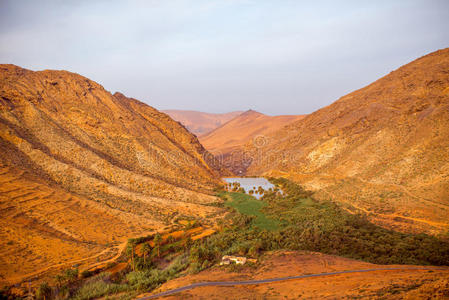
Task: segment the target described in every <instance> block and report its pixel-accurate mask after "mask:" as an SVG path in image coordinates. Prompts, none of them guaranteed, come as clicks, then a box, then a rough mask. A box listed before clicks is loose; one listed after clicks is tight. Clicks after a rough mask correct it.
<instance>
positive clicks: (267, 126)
mask: <svg viewBox="0 0 449 300" xmlns="http://www.w3.org/2000/svg"><path fill="white" fill-rule="evenodd" d="M303 117H304V116H302V115H291V116H290V115H285V116H267V115H264V114H262V113H259V112H257V111H254V110H248V111H246V112H244V113H242V114H240V115H239V116H237V117H235V118H234V119H232V120H230V121H229V122H227V123H225V124H223V125H222V126H220V127H218V128H217V129H215V130H213V131H212V132H210V133H208V134H205V135H202V136H200V137H199V139H200V141H201V143H202V144H203V145H204V147H205V148H206V149H207V150H209V151H210V152H212V153H213V154H215V155H216V156H217V157H221V158H222V159H223V161H224V162H225V165H226V166H227V167H228V168H230V169H231V170H233V171H234V172H235V173H236V174H240V173H241V172H242V170H244V169H241V168H240V161H241V160H242V159H244V157H242V152H241V150H242V149H243V146H244V145H245V144H247V143H253V144H255V145H256V146H261V145H265V142H266V138H265V136H266V135H268V134H270V133H272V132H274V131H276V130H278V129H280V128H282V127H283V126H285V125H287V124H289V123H292V122H294V121H297V120H300V119H302V118H303Z"/></svg>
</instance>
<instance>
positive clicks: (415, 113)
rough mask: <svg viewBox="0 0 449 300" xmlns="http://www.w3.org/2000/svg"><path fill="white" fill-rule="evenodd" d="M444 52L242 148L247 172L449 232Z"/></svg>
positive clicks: (448, 98) (448, 83)
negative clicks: (278, 178)
mask: <svg viewBox="0 0 449 300" xmlns="http://www.w3.org/2000/svg"><path fill="white" fill-rule="evenodd" d="M448 70H449V49H444V50H440V51H436V52H434V53H431V54H428V55H426V56H424V57H421V58H419V59H417V60H415V61H413V62H411V63H409V64H407V65H405V66H403V67H401V68H399V69H397V70H395V71H393V72H391V73H390V74H388V75H387V76H385V77H383V78H381V79H379V80H377V81H376V82H374V83H372V84H370V85H368V86H367V87H364V88H362V89H360V90H357V91H355V92H353V93H350V94H348V95H346V96H344V97H341V98H340V99H339V100H337V101H336V102H334V103H333V104H331V105H329V106H327V107H324V108H322V109H320V110H318V111H316V112H314V113H313V114H310V115H308V116H306V117H305V118H304V119H302V120H299V121H296V122H294V123H292V124H290V125H287V126H286V127H284V128H282V129H280V130H279V131H277V132H275V133H273V134H271V135H269V136H268V137H267V139H266V143H265V144H264V145H263V146H262V147H261V146H259V147H256V146H254V145H252V144H251V143H248V145H247V151H248V153H249V154H248V157H251V159H252V162H251V166H250V167H249V169H248V172H247V174H249V175H261V174H265V175H273V176H284V177H289V178H291V179H293V180H295V181H297V182H299V183H301V184H303V185H304V186H306V187H307V188H309V189H312V190H315V191H317V195H316V196H317V197H321V198H322V199H329V198H330V199H333V200H336V201H338V202H340V203H343V204H344V205H347V206H348V207H349V209H352V210H356V211H360V212H364V213H366V214H367V215H368V216H369V217H370V218H371V219H372V220H373V221H375V222H376V223H378V224H380V225H382V226H385V227H389V228H394V229H397V230H401V231H410V232H429V233H433V234H438V233H447V232H448V230H449V222H448V221H447V220H448V216H449V194H448V187H449V152H448V151H447V149H448V148H449V125H448V124H449V73H448Z"/></svg>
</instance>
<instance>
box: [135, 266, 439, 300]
mask: <svg viewBox="0 0 449 300" xmlns="http://www.w3.org/2000/svg"><path fill="white" fill-rule="evenodd" d="M408 270H447V269H445V268H437V267H434V268H410V267H405V268H400V267H397V268H381V269H365V270H351V271H338V272H330V273H319V274H308V275H298V276H289V277H277V278H269V279H260V280H245V281H205V282H198V283H193V284H190V285H186V286H182V287H179V288H177V289H173V290H168V291H165V292H162V293H158V294H154V295H150V296H146V297H142V298H138V299H137V300H148V299H155V298H159V297H163V296H169V295H173V294H177V293H180V292H183V291H188V290H192V289H194V288H197V287H203V286H237V285H256V284H263V283H271V282H279V281H285V280H293V279H302V278H310V277H323V276H331V275H339V274H348V273H366V272H376V271H408Z"/></svg>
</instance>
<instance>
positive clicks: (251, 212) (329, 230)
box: [192, 178, 449, 265]
mask: <svg viewBox="0 0 449 300" xmlns="http://www.w3.org/2000/svg"><path fill="white" fill-rule="evenodd" d="M270 181H271V182H272V183H274V184H275V185H276V188H275V189H274V191H268V192H266V193H265V195H264V196H263V197H262V201H263V202H261V204H259V206H257V205H256V204H255V203H253V200H252V199H253V198H252V197H250V196H248V195H240V196H238V195H237V194H236V193H231V194H228V193H220V194H219V196H221V197H222V198H223V199H224V200H225V201H226V203H229V206H231V207H234V208H235V211H234V213H233V214H230V215H229V216H228V219H229V223H230V224H231V225H228V226H226V228H225V229H224V230H223V231H222V232H220V233H217V234H216V235H214V236H211V237H209V238H207V239H206V240H204V241H201V242H200V243H201V244H200V245H195V246H194V247H199V248H200V250H199V251H197V252H199V253H200V254H201V255H197V256H195V257H192V259H193V260H196V264H197V265H202V264H203V263H205V262H206V264H210V263H211V262H213V261H217V260H218V259H219V258H220V256H221V255H223V254H239V255H249V256H257V255H258V254H259V253H260V252H261V251H266V250H276V249H289V250H310V251H318V252H323V253H327V254H335V255H340V256H345V257H349V258H354V259H361V260H365V261H368V262H372V263H379V264H422V265H429V264H431V265H448V264H449V243H448V242H445V241H442V240H439V239H437V238H436V237H432V236H428V235H425V234H419V235H412V234H404V233H398V232H394V231H391V230H387V229H384V228H381V227H379V226H376V225H374V224H372V223H370V222H369V221H368V220H367V219H366V218H364V217H363V216H360V215H352V214H350V213H348V212H346V211H344V210H343V209H341V208H340V207H339V206H337V205H336V204H335V203H333V202H330V201H320V202H319V201H316V200H315V199H313V197H312V194H311V193H310V192H307V191H305V190H304V189H303V188H301V187H300V186H298V185H297V184H295V183H293V182H291V181H289V180H287V179H283V178H280V179H274V178H271V179H270ZM279 188H281V189H282V190H283V195H281V194H280V193H277V192H276V191H277V190H278V189H279ZM229 197H232V200H230V199H229ZM245 201H248V203H244V202H245ZM263 203H265V205H264V204H263ZM258 212H260V214H259V213H258ZM261 215H262V216H263V217H261ZM260 218H262V220H263V218H266V219H268V220H270V219H273V220H276V221H277V222H278V224H279V226H278V228H277V229H273V228H270V229H271V230H268V229H267V228H263V227H262V228H261V227H260V226H258V224H260V222H261V221H260ZM262 224H263V222H262Z"/></svg>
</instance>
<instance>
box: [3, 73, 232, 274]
mask: <svg viewBox="0 0 449 300" xmlns="http://www.w3.org/2000/svg"><path fill="white" fill-rule="evenodd" d="M222 171H223V170H220V166H219V165H217V164H216V161H215V160H214V159H213V157H212V156H211V155H210V154H209V153H208V152H207V151H206V150H205V149H204V148H203V146H202V145H201V144H200V143H199V141H198V139H197V138H196V137H195V136H194V135H192V134H191V133H190V132H188V131H187V130H186V129H185V128H184V127H183V126H181V125H180V124H179V123H177V122H176V121H174V120H172V119H171V118H170V117H169V116H167V115H166V114H164V113H161V112H159V111H157V110H156V109H154V108H152V107H150V106H148V105H146V104H144V103H142V102H139V101H138V100H135V99H131V98H127V97H125V96H124V95H122V94H120V93H115V94H114V95H112V94H111V93H109V92H108V91H106V90H105V89H104V88H103V87H102V86H101V85H99V84H97V83H95V82H93V81H91V80H89V79H87V78H85V77H83V76H80V75H78V74H74V73H70V72H67V71H49V70H46V71H40V72H34V71H30V70H26V69H22V68H20V67H17V66H14V65H0V182H1V184H0V214H1V221H0V222H1V228H2V231H1V235H0V236H1V241H0V246H1V249H2V251H1V252H0V261H2V264H1V266H0V274H1V275H2V277H3V278H7V279H8V278H15V276H18V275H19V274H21V275H23V274H26V273H30V272H35V271H37V270H41V269H45V268H47V267H49V266H52V265H56V264H60V263H65V262H73V261H77V260H79V259H81V258H86V257H92V256H94V255H95V254H98V253H99V252H101V251H103V252H102V253H103V255H104V253H109V252H104V251H107V250H108V249H109V250H111V251H112V250H113V248H114V247H116V246H117V245H118V244H119V243H121V242H123V241H124V240H126V239H128V238H129V237H132V236H136V235H140V236H141V235H142V234H144V233H146V232H151V231H154V230H160V229H163V228H164V227H165V226H166V225H167V224H170V223H172V221H173V220H174V219H176V218H183V217H195V218H204V217H206V216H210V215H212V214H214V213H215V212H216V211H217V210H218V208H216V207H213V206H210V205H207V204H209V203H212V202H214V201H216V198H215V196H213V189H214V188H215V186H216V185H217V183H219V176H220V172H222ZM204 204H206V205H204ZM111 246H114V247H112V248H111Z"/></svg>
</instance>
